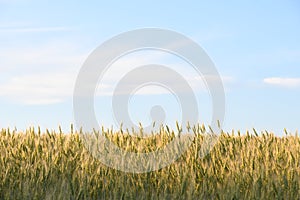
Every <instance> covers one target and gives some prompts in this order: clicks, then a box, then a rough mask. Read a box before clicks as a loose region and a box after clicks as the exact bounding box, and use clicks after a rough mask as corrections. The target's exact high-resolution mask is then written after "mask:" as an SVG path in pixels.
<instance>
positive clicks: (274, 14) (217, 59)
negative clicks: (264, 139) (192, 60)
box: [0, 0, 300, 134]
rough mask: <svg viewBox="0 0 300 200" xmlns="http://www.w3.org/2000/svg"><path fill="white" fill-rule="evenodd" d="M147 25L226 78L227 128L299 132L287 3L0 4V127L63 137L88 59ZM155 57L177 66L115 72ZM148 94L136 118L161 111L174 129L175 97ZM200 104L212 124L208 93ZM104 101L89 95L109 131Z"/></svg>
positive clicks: (291, 13) (299, 48)
mask: <svg viewBox="0 0 300 200" xmlns="http://www.w3.org/2000/svg"><path fill="white" fill-rule="evenodd" d="M144 27H158V28H166V29H171V30H174V31H177V32H180V33H182V34H184V35H186V36H188V37H190V38H191V39H193V40H194V41H196V42H197V43H198V44H200V45H201V47H202V48H204V49H205V51H206V52H207V54H208V55H209V56H210V58H211V59H212V60H213V61H214V63H215V65H216V67H217V69H218V71H219V73H220V74H221V76H222V78H223V81H224V86H225V94H226V116H225V121H224V129H225V130H227V131H230V130H231V129H236V130H237V129H241V130H246V129H251V128H252V127H255V128H257V129H258V130H265V129H267V130H269V131H275V132H276V133H277V134H281V133H282V131H283V128H287V129H288V130H290V131H292V132H295V131H296V130H298V129H299V126H300V120H299V119H300V117H299V116H300V104H299V102H300V37H299V35H300V3H299V2H298V1H288V0H287V1H263V2H261V1H257V2H256V3H253V1H229V2H228V1H226V2H225V1H223V2H217V1H206V2H205V1H184V2H183V1H151V2H150V1H148V2H145V1H124V2H120V1H119V2H118V1H109V2H108V1H107V2H99V1H97V2H89V3H86V2H79V1H78V2H74V1H64V2H61V1H42V0H40V1H34V0H11V1H9V0H0V106H1V112H0V127H3V128H5V127H15V126H16V127H17V128H18V129H24V128H26V127H28V126H33V125H34V126H37V125H40V126H41V127H43V128H51V129H52V128H53V129H55V128H57V126H58V124H60V125H62V127H63V128H64V129H65V130H68V129H69V125H70V123H73V121H74V120H73V108H72V93H73V87H74V83H75V80H76V76H77V74H78V72H79V70H80V67H81V65H82V64H83V62H84V60H85V59H86V58H87V56H88V55H89V53H91V52H92V51H93V50H94V49H95V48H96V47H97V46H98V45H100V44H101V43H102V42H104V41H105V40H107V39H109V38H111V37H112V36H114V35H117V34H119V33H122V32H125V31H129V30H132V29H137V28H144ZM153 59H154V60H155V61H157V62H160V63H165V64H171V65H174V66H179V65H184V63H182V62H181V61H178V60H177V58H174V57H173V58H168V57H164V58H163V59H162V58H161V54H157V53H155V52H143V53H141V54H138V53H137V54H135V55H131V56H129V57H127V58H126V59H124V60H123V61H122V60H121V61H120V63H119V65H125V64H126V63H127V64H128V63H130V64H132V63H135V64H141V63H147V62H148V61H150V60H151V62H153ZM130 64H129V65H130ZM129 65H128V66H129ZM175 68H176V67H175ZM179 68H180V67H178V69H179ZM176 69H177V68H176ZM179 70H180V69H179ZM117 75H121V72H120V73H119V71H118V66H117V64H116V68H115V69H114V70H112V72H111V74H110V75H109V76H107V78H106V82H105V83H107V84H108V85H109V84H115V83H116V80H118V77H117ZM187 76H188V75H187ZM109 86H110V87H111V85H109ZM153 90H155V89H153V88H150V89H149V88H148V90H147V88H146V89H145V90H144V91H140V93H141V94H140V95H136V96H134V97H133V99H132V103H131V104H130V105H129V107H130V108H131V114H132V116H133V118H134V119H136V120H141V121H142V122H143V123H145V124H146V123H147V122H148V121H147V120H149V116H148V115H149V113H148V112H147V111H149V107H151V105H155V104H162V105H165V110H166V111H167V114H168V116H167V119H168V120H169V121H168V123H171V121H172V120H173V121H174V120H175V119H176V118H178V116H180V115H179V114H178V112H180V109H179V108H178V105H177V104H176V100H174V99H173V100H172V98H171V96H170V95H168V94H165V93H164V92H161V93H153ZM200 90H201V89H200ZM155 91H156V90H155ZM198 98H199V107H200V109H201V112H202V114H203V116H201V120H202V121H203V122H205V123H209V119H210V114H211V111H210V106H211V104H210V101H209V100H210V99H209V96H208V94H207V93H205V92H199V94H198ZM110 100H111V95H110V93H109V92H107V91H104V92H103V93H99V94H98V95H97V96H96V98H95V108H96V112H97V117H98V119H99V122H100V124H104V125H106V126H108V125H109V124H112V123H113V117H112V116H111V107H110V106H109V105H110V104H109V102H110Z"/></svg>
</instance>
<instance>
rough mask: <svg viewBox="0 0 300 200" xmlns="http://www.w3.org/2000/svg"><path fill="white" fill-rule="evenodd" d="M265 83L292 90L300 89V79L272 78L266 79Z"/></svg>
mask: <svg viewBox="0 0 300 200" xmlns="http://www.w3.org/2000/svg"><path fill="white" fill-rule="evenodd" d="M263 82H264V83H266V84H270V85H277V86H283V87H290V88H294V87H300V78H282V77H270V78H265V79H264V80H263Z"/></svg>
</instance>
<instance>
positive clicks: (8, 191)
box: [0, 126, 300, 199]
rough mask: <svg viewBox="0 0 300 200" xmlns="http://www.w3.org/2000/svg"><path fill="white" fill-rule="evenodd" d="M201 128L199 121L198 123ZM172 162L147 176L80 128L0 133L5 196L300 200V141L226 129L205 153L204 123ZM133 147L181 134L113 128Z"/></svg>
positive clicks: (0, 181) (116, 137)
mask: <svg viewBox="0 0 300 200" xmlns="http://www.w3.org/2000/svg"><path fill="white" fill-rule="evenodd" d="M199 127H200V126H199ZM194 134H195V136H196V137H195V139H194V141H193V143H192V145H191V147H190V148H189V150H188V151H187V152H185V153H184V154H183V155H182V156H181V157H180V158H179V159H178V160H177V161H176V162H175V163H173V164H171V165H170V166H168V167H166V168H163V169H160V170H158V171H153V172H149V173H143V174H134V173H124V172H122V171H118V170H114V169H112V168H108V167H106V166H105V165H103V164H102V163H100V162H99V161H98V160H97V159H95V158H93V157H92V156H91V155H90V153H89V152H88V151H87V150H86V148H85V146H84V145H83V142H82V141H81V140H80V135H79V133H77V132H74V133H73V131H72V133H68V134H64V133H62V131H61V130H60V131H59V132H54V131H52V132H49V131H46V132H45V133H41V131H40V130H34V129H33V128H31V129H28V130H26V131H25V132H17V131H10V130H8V129H2V130H1V131H0V155H1V157H0V169H1V170H0V199H300V167H299V166H300V138H299V136H298V135H297V134H294V135H286V136H285V137H276V136H274V134H271V133H268V132H265V133H261V134H257V133H256V135H251V134H249V133H246V134H243V135H240V134H239V133H238V134H234V133H231V134H229V133H222V134H221V135H220V139H219V141H218V142H217V144H216V145H215V146H214V148H213V149H212V150H211V152H210V153H209V154H207V155H206V156H205V157H204V158H201V157H200V156H199V150H200V148H201V145H202V144H203V140H204V136H203V127H202V129H201V127H200V128H195V129H194ZM105 135H106V137H108V138H109V139H110V140H111V141H113V142H114V143H115V144H117V145H119V146H120V147H122V148H125V149H126V150H129V151H135V152H141V151H142V152H149V151H153V150H155V149H157V148H160V147H163V146H164V145H165V144H166V143H168V142H169V141H171V140H172V138H173V137H175V134H174V131H171V130H168V131H167V130H166V129H161V131H160V133H158V134H157V135H155V136H153V137H150V138H148V139H144V140H137V139H136V138H133V137H131V136H130V134H129V133H124V132H122V133H121V132H112V131H111V130H107V131H106V134H105Z"/></svg>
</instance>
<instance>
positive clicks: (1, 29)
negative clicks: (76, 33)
mask: <svg viewBox="0 0 300 200" xmlns="http://www.w3.org/2000/svg"><path fill="white" fill-rule="evenodd" d="M70 30H72V29H71V28H70V27H64V26H56V27H0V33H34V32H61V31H70Z"/></svg>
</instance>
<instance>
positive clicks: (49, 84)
mask: <svg viewBox="0 0 300 200" xmlns="http://www.w3.org/2000/svg"><path fill="white" fill-rule="evenodd" d="M77 48H78V47H74V45H72V44H67V43H60V42H56V43H51V44H44V45H41V46H39V47H37V46H36V47H30V48H25V47H24V48H17V49H14V48H10V49H0V53H1V54H0V55H1V56H2V58H3V59H2V58H1V59H0V71H1V68H2V72H3V69H4V72H5V70H8V72H10V73H8V74H13V76H8V77H4V75H3V74H5V73H2V75H1V76H3V77H4V78H5V79H2V82H0V96H2V97H5V98H6V99H10V100H13V101H15V102H18V103H21V104H35V105H41V104H54V103H59V102H63V101H65V100H66V99H68V98H71V97H72V95H73V90H74V84H75V81H76V77H77V73H78V72H79V69H80V67H81V65H82V64H83V62H84V60H85V59H86V58H87V54H85V53H80V52H78V51H76V49H77ZM167 55H168V53H166V52H159V51H152V53H150V52H149V51H147V52H137V53H133V54H129V55H126V56H125V57H122V58H120V59H119V60H117V61H116V62H115V63H113V64H112V65H111V66H110V67H109V68H108V69H107V71H106V72H105V74H104V76H103V77H102V79H101V81H100V82H99V88H98V90H97V91H96V95H97V96H111V95H113V92H114V89H115V87H116V85H117V83H118V82H119V81H120V80H121V78H122V77H123V76H125V75H126V74H127V73H128V72H129V71H131V70H132V69H135V68H136V67H138V66H142V65H146V64H151V63H152V64H153V63H154V64H155V63H157V64H161V65H165V66H169V67H170V69H173V70H175V71H177V72H178V73H179V74H181V75H182V76H183V77H184V78H185V79H186V81H187V82H188V83H189V84H190V85H191V87H192V89H194V90H197V91H206V90H207V89H206V87H205V84H204V82H203V80H202V78H201V77H200V76H198V73H196V72H195V71H193V68H192V67H191V66H189V64H187V63H185V61H183V60H181V59H180V58H174V55H169V56H167ZM170 56H171V57H170ZM180 60H181V61H180ZM184 63H185V64H184ZM161 76H162V78H164V80H165V79H167V82H168V84H169V85H172V86H176V87H177V88H181V84H180V83H179V82H178V81H177V80H172V78H169V77H168V76H166V75H164V74H163V75H161ZM138 78H143V77H138ZM211 78H212V80H214V79H213V78H214V77H211ZM3 80H4V81H3ZM5 80H6V81H5ZM222 80H223V82H224V83H225V84H226V83H228V82H231V81H233V79H232V78H231V77H228V76H224V77H222ZM127 84H128V87H126V86H125V88H130V86H131V85H130V84H134V80H133V83H127ZM127 91H128V90H127ZM125 92H126V89H125ZM167 93H169V91H168V90H167V89H166V88H159V87H158V86H157V85H152V86H151V84H150V85H147V87H145V88H140V90H137V91H136V93H135V94H137V95H157V94H167Z"/></svg>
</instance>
